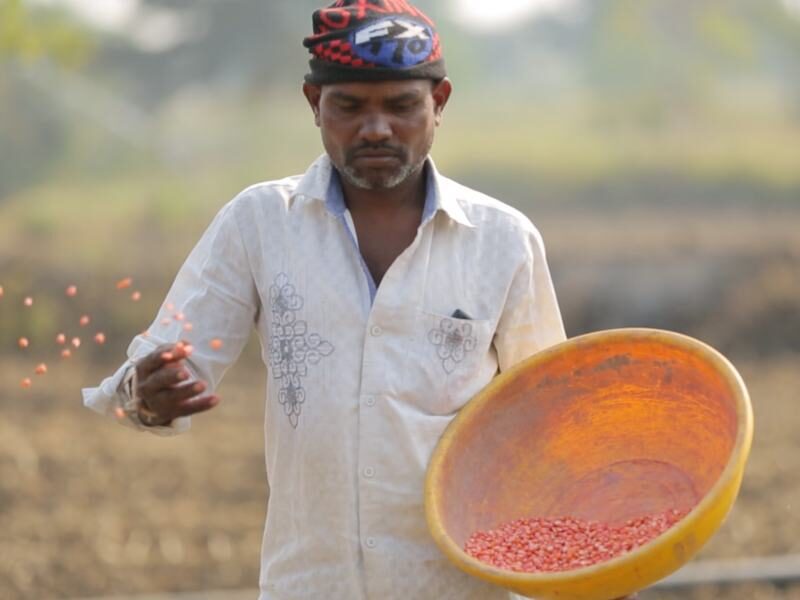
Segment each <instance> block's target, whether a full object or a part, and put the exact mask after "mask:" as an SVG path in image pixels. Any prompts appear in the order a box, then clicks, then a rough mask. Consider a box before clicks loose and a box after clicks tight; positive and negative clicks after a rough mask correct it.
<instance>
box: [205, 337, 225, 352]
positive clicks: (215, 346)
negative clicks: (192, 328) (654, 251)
mask: <svg viewBox="0 0 800 600" xmlns="http://www.w3.org/2000/svg"><path fill="white" fill-rule="evenodd" d="M208 345H209V346H211V349H212V350H219V349H220V348H222V340H221V339H219V338H214V339H213V340H211V342H209V344H208Z"/></svg>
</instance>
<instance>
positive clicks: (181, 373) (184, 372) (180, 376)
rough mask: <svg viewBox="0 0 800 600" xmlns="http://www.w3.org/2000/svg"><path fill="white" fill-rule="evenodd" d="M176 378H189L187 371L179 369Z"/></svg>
mask: <svg viewBox="0 0 800 600" xmlns="http://www.w3.org/2000/svg"><path fill="white" fill-rule="evenodd" d="M178 379H180V380H181V381H183V380H184V379H189V373H187V372H186V371H181V372H180V373H178Z"/></svg>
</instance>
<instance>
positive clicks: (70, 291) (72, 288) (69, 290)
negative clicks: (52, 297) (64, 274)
mask: <svg viewBox="0 0 800 600" xmlns="http://www.w3.org/2000/svg"><path fill="white" fill-rule="evenodd" d="M66 293H67V296H69V297H70V298H74V297H75V296H76V295H77V294H78V288H77V286H74V285H71V286H69V287H68V288H67V292H66Z"/></svg>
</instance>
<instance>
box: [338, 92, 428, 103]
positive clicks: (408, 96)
mask: <svg viewBox="0 0 800 600" xmlns="http://www.w3.org/2000/svg"><path fill="white" fill-rule="evenodd" d="M419 98H420V94H419V92H416V91H414V92H404V93H402V94H398V95H396V96H390V97H389V98H386V100H385V103H386V104H401V103H403V102H412V101H414V100H417V99H419ZM331 99H333V100H337V101H339V102H352V103H353V104H363V103H364V102H366V99H365V98H362V97H359V96H353V95H351V94H348V93H346V92H339V91H336V92H331Z"/></svg>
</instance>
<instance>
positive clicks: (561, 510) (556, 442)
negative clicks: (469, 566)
mask: <svg viewBox="0 0 800 600" xmlns="http://www.w3.org/2000/svg"><path fill="white" fill-rule="evenodd" d="M596 339H597V338H594V337H593V338H591V339H587V340H586V342H585V343H581V342H580V341H579V342H577V343H574V344H572V345H571V347H570V349H569V351H565V352H559V351H556V352H552V353H546V354H545V357H544V358H541V359H538V360H535V361H534V362H533V363H532V364H531V367H530V368H522V369H519V370H516V371H515V372H514V376H513V377H510V378H507V379H505V380H504V381H503V382H502V384H499V385H498V386H497V387H495V388H490V389H489V390H488V391H487V392H485V393H487V394H489V396H491V397H490V398H483V399H482V401H481V402H480V403H479V405H477V406H476V408H475V409H474V412H472V413H471V414H469V416H468V417H465V418H464V419H463V420H460V421H459V422H458V423H457V427H458V435H456V436H453V437H451V438H450V440H449V442H450V446H449V448H448V451H447V453H446V456H445V458H444V459H443V462H442V464H441V469H440V470H439V472H438V476H439V477H438V480H437V490H438V493H437V506H438V515H439V518H440V520H441V525H442V527H443V529H444V531H445V532H446V534H447V535H448V536H449V537H450V538H451V539H452V541H453V542H454V543H456V544H457V545H459V546H460V547H463V545H464V543H465V542H466V540H467V539H468V538H469V536H470V535H472V534H473V533H474V532H476V531H478V530H486V529H491V528H494V527H496V526H498V525H500V524H502V523H505V522H508V521H511V520H514V519H518V518H523V517H560V516H572V517H577V518H581V519H587V520H598V521H604V522H607V523H618V522H622V521H625V520H627V519H629V518H633V517H639V516H643V515H647V514H653V513H659V512H662V511H665V510H667V509H673V508H677V509H681V510H685V511H689V510H691V509H692V508H693V507H694V506H695V505H696V504H697V503H698V502H699V501H700V500H701V499H702V498H703V496H704V495H705V494H706V493H707V492H708V491H709V490H710V489H711V488H712V486H714V484H715V483H716V482H717V480H718V479H719V477H720V475H721V473H722V472H723V470H724V469H725V467H726V465H727V464H728V462H729V459H730V457H731V453H732V450H733V448H734V445H735V444H736V440H737V427H738V413H737V410H739V409H737V402H736V398H735V393H734V392H733V389H732V385H731V379H730V376H729V375H727V374H726V373H724V372H723V371H722V370H721V369H720V368H719V365H718V364H716V363H714V362H713V361H709V360H708V356H707V354H706V352H705V351H702V352H701V351H700V350H698V349H697V348H695V347H694V346H692V345H691V344H685V343H677V344H676V343H674V342H673V341H672V340H671V339H670V338H666V337H664V336H662V335H657V334H654V335H646V334H645V335H633V336H627V335H624V334H620V335H616V336H611V337H609V338H608V339H604V340H603V341H602V342H599V343H598V342H597V341H596ZM686 339H689V338H686ZM454 425H456V424H455V423H454Z"/></svg>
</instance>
